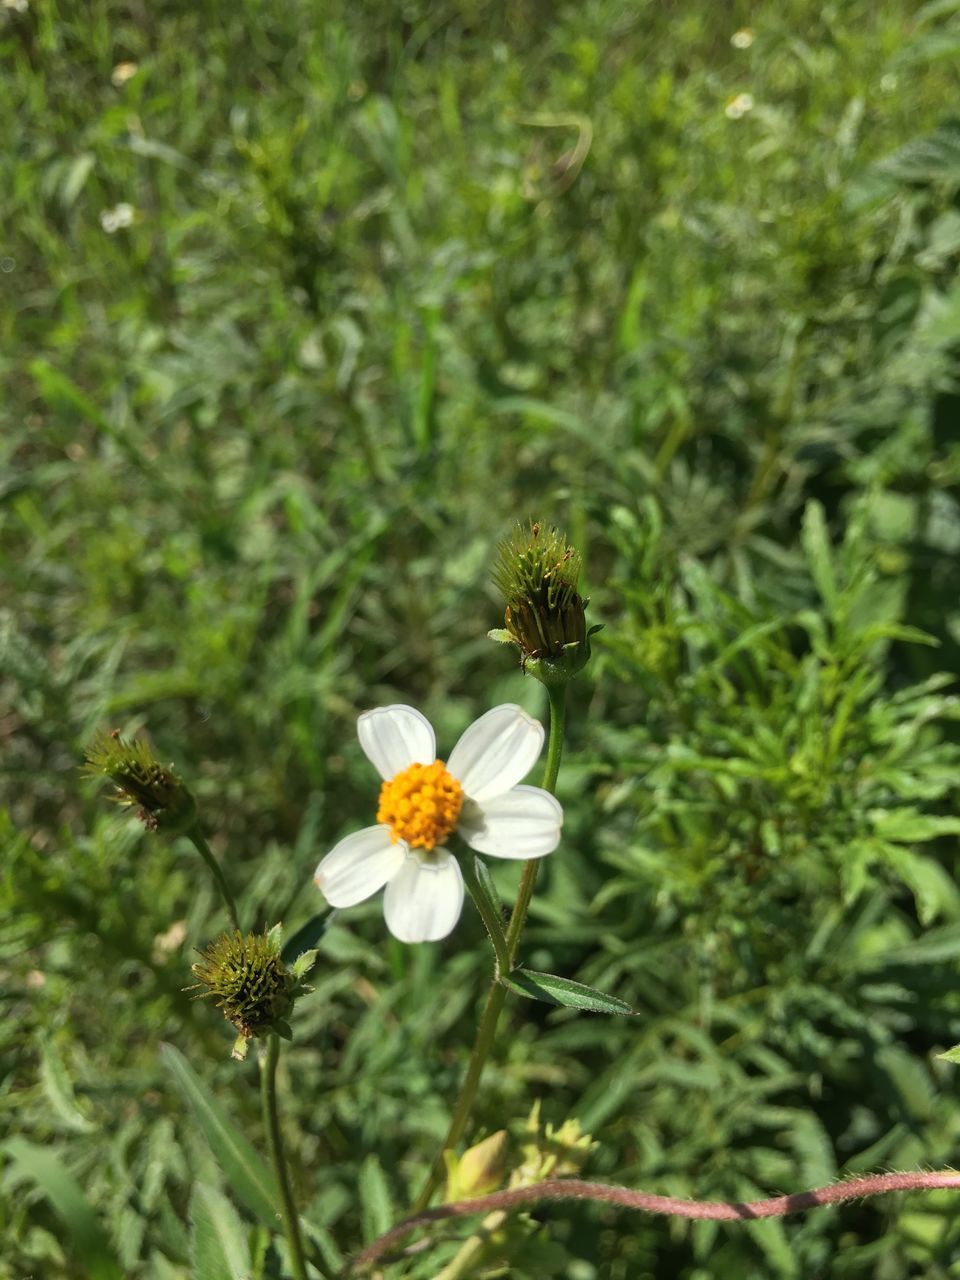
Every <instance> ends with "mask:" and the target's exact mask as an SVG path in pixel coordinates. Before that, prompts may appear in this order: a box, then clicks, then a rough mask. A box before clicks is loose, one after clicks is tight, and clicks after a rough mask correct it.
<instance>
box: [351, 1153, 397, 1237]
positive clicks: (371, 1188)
mask: <svg viewBox="0 0 960 1280" xmlns="http://www.w3.org/2000/svg"><path fill="white" fill-rule="evenodd" d="M359 1190H360V1208H361V1214H362V1218H363V1239H364V1242H365V1243H367V1244H369V1242H370V1241H371V1240H375V1239H376V1238H377V1236H379V1235H382V1234H383V1233H384V1231H388V1230H389V1228H390V1224H391V1223H392V1222H393V1218H394V1212H393V1198H392V1197H391V1195H390V1186H389V1184H388V1182H387V1178H386V1174H385V1173H384V1172H383V1168H382V1166H381V1164H380V1161H379V1160H378V1159H377V1157H376V1156H375V1155H374V1154H373V1152H371V1153H370V1155H368V1156H367V1158H366V1160H364V1162H363V1164H362V1165H361V1166H360V1182H359Z"/></svg>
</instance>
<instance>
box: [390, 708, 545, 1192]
mask: <svg viewBox="0 0 960 1280" xmlns="http://www.w3.org/2000/svg"><path fill="white" fill-rule="evenodd" d="M547 691H548V693H549V695H550V737H549V741H548V743H547V763H546V769H545V772H544V778H543V790H544V791H548V792H549V793H550V794H551V795H553V794H554V792H555V790H556V785H557V775H558V774H559V772H560V758H561V755H562V753H563V734H564V727H565V724H566V685H565V684H557V685H548V686H547ZM537 861H538V859H531V860H530V861H529V862H527V863H526V864H525V865H524V868H523V876H522V878H521V880H520V889H519V891H518V893H517V901H516V904H515V905H514V908H513V914H512V915H511V917H510V925H509V927H508V929H507V936H506V956H505V958H504V959H503V960H500V958H499V956H498V961H499V963H498V968H499V969H500V970H501V973H498V974H496V975H495V976H494V979H493V982H492V983H491V985H490V991H489V993H488V995H487V1003H486V1004H485V1005H484V1009H483V1015H482V1016H481V1018H480V1025H479V1026H478V1028H477V1038H476V1040H475V1041H474V1045H473V1052H472V1053H471V1055H470V1061H469V1063H468V1064H467V1074H466V1075H465V1076H464V1079H463V1084H462V1085H461V1088H460V1096H459V1097H458V1098H457V1101H456V1105H455V1106H454V1109H453V1115H452V1116H451V1118H450V1128H449V1129H448V1130H447V1136H446V1137H445V1138H444V1140H443V1146H442V1147H441V1148H440V1150H439V1151H438V1153H437V1156H436V1158H435V1160H434V1162H433V1164H432V1165H431V1167H430V1172H429V1174H428V1175H427V1180H426V1182H425V1183H424V1184H423V1188H422V1189H421V1191H420V1194H419V1195H418V1196H417V1198H416V1200H415V1201H414V1204H413V1210H414V1213H419V1212H420V1211H421V1210H422V1209H424V1208H425V1207H426V1206H427V1205H428V1204H429V1203H430V1197H431V1196H432V1195H433V1193H434V1191H436V1189H437V1187H438V1186H439V1185H440V1180H441V1178H442V1177H443V1168H444V1152H446V1151H450V1150H452V1149H453V1147H455V1146H456V1144H457V1143H458V1142H459V1141H460V1139H461V1138H462V1137H463V1134H464V1131H465V1129H466V1127H467V1122H468V1120H469V1119H470V1111H471V1108H472V1107H473V1102H474V1099H475V1097H476V1096H477V1087H478V1085H479V1084H480V1077H481V1075H482V1074H483V1068H484V1066H485V1064H486V1061H487V1058H488V1057H489V1056H490V1050H491V1049H492V1048H493V1042H494V1038H495V1037H496V1034H497V1024H498V1022H499V1021H500V1014H501V1012H502V1010H503V1005H504V1001H505V1000H506V998H507V988H506V987H505V986H504V985H503V984H502V982H501V981H500V977H501V976H505V975H506V974H508V973H509V972H510V970H511V969H512V968H513V966H514V963H515V961H516V957H517V948H518V947H519V945H520V935H521V934H522V932H523V926H524V924H525V923H526V919H527V911H528V909H529V907H530V899H531V897H532V895H533V886H534V884H535V883H536V879H537Z"/></svg>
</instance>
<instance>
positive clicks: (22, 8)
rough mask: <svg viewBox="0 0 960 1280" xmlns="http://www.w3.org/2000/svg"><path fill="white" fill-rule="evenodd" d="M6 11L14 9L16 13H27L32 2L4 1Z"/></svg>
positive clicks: (21, 0)
mask: <svg viewBox="0 0 960 1280" xmlns="http://www.w3.org/2000/svg"><path fill="white" fill-rule="evenodd" d="M3 7H4V8H5V9H13V11H14V12H15V13H26V12H27V10H28V9H29V8H30V0H3Z"/></svg>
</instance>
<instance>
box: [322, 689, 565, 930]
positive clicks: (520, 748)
mask: <svg viewBox="0 0 960 1280" xmlns="http://www.w3.org/2000/svg"><path fill="white" fill-rule="evenodd" d="M357 734H358V736H359V738H360V746H361V747H362V748H363V751H364V754H365V755H366V757H367V759H368V760H369V761H370V763H371V764H372V765H373V766H374V768H375V769H376V770H377V772H378V773H379V774H380V776H381V778H383V785H382V786H381V788H380V804H379V807H378V809H377V826H375V827H365V828H364V829H363V830H362V831H356V832H354V834H353V835H350V836H347V837H346V838H345V839H343V840H341V841H340V842H339V844H337V845H335V846H334V848H333V849H331V851H330V852H329V853H328V854H327V856H326V857H325V858H324V859H323V860H322V861H321V863H320V865H319V866H318V867H317V870H316V874H315V876H314V880H315V881H316V884H317V887H318V888H319V889H320V891H321V893H322V894H323V895H324V897H325V898H326V899H327V901H328V902H329V903H330V905H331V906H333V907H352V906H353V905H354V904H355V903H357V902H363V901H364V899H366V898H369V897H371V896H372V895H373V894H375V893H376V892H377V891H378V890H379V889H382V888H384V886H386V892H385V894H384V897H383V914H384V918H385V920H386V922H387V928H388V929H389V930H390V932H391V933H392V934H393V935H394V937H396V938H399V939H400V941H401V942H435V941H436V940H437V939H439V938H445V937H446V936H447V934H448V933H450V931H451V930H452V929H453V927H454V925H455V924H456V923H457V921H458V920H459V918H460V910H461V908H462V906H463V876H462V875H461V873H460V867H459V864H458V863H457V860H456V858H455V857H454V856H453V854H452V853H450V851H449V850H448V849H446V848H444V846H443V842H444V841H445V840H447V839H448V838H449V837H450V836H451V835H452V834H453V833H454V831H456V832H457V833H458V834H459V835H461V836H462V837H463V839H464V840H465V841H466V842H467V844H468V845H469V846H470V848H471V849H474V850H476V852H477V853H486V854H489V855H490V856H491V857H494V858H517V859H522V860H524V861H525V860H527V859H528V858H542V857H543V856H544V854H547V853H552V852H553V850H554V849H555V848H556V847H557V845H558V844H559V842H560V828H561V826H562V824H563V810H562V808H561V807H560V803H559V801H557V800H556V799H554V797H553V796H552V795H550V793H549V792H548V791H544V790H542V789H541V788H540V787H527V786H519V785H518V783H519V782H520V779H521V778H523V777H525V776H526V774H527V773H528V772H529V770H530V769H531V767H532V766H533V764H534V763H535V761H536V759H537V757H538V756H539V754H540V750H541V748H542V746H543V737H544V734H543V726H542V725H541V724H540V723H539V722H538V721H536V720H534V719H532V718H531V717H530V716H528V715H527V713H526V712H525V711H523V710H522V709H521V708H520V707H517V706H514V705H513V704H512V703H505V704H504V705H503V706H500V707H494V708H493V709H492V710H491V711H488V712H487V713H486V714H485V715H482V716H481V717H480V719H479V720H475V721H474V723H473V724H472V725H470V727H469V728H468V729H466V730H465V731H464V733H463V734H462V736H461V738H460V741H459V742H458V743H457V745H456V746H455V747H454V748H453V751H451V753H450V757H449V759H448V761H447V763H446V764H444V763H443V761H442V760H438V759H437V758H436V755H437V744H436V738H435V736H434V732H433V729H432V727H431V725H430V722H429V721H428V720H427V719H426V718H425V717H424V716H422V715H421V714H420V712H419V711H415V710H414V708H413V707H405V706H392V707H379V708H378V709H377V710H376V711H365V712H364V713H363V715H362V716H360V719H359V720H358V721H357Z"/></svg>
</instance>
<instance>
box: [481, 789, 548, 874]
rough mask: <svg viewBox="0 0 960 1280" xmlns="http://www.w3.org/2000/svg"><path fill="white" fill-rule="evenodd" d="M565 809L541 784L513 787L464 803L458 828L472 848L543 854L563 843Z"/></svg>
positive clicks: (497, 853)
mask: <svg viewBox="0 0 960 1280" xmlns="http://www.w3.org/2000/svg"><path fill="white" fill-rule="evenodd" d="M562 826H563V809H562V807H561V805H560V801H559V800H557V799H555V797H554V796H552V795H551V794H550V792H549V791H543V790H542V789H541V788H540V787H514V788H513V790H512V791H508V792H507V794H506V795H505V796H496V797H495V798H494V799H493V800H485V801H484V802H483V804H470V803H469V802H468V803H467V804H465V805H464V806H463V812H462V813H461V815H460V822H459V824H458V826H457V830H458V831H459V832H460V834H461V835H462V836H463V838H464V840H466V842H467V844H468V845H469V846H470V848H471V849H476V851H477V853H488V854H490V855H491V856H492V857H494V858H524V859H526V858H542V857H543V855H544V854H545V853H552V852H553V850H554V849H555V848H556V847H557V845H558V844H559V843H560V828H561V827H562Z"/></svg>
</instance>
